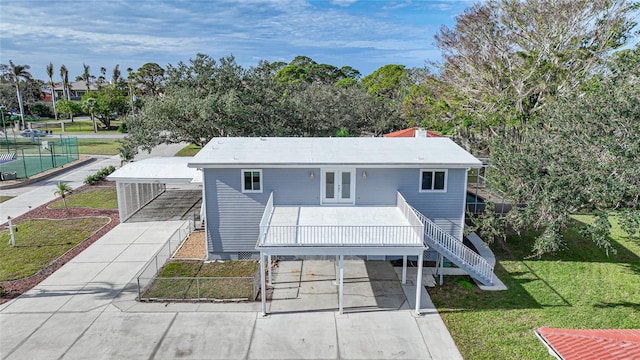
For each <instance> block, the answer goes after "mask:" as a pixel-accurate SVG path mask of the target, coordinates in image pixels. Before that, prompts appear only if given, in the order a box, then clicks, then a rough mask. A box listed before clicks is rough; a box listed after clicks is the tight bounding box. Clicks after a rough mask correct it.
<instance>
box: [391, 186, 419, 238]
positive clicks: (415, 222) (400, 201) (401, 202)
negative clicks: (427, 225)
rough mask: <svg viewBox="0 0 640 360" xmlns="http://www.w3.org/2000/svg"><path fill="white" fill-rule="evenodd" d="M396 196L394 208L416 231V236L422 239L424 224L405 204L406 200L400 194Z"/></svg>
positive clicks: (409, 206)
mask: <svg viewBox="0 0 640 360" xmlns="http://www.w3.org/2000/svg"><path fill="white" fill-rule="evenodd" d="M397 194H398V195H397V200H396V206H397V207H398V209H399V210H400V211H401V212H402V215H404V217H405V218H406V219H407V221H409V224H411V226H413V228H414V229H415V230H416V235H417V236H418V237H419V238H422V235H423V234H424V224H423V223H422V221H421V220H420V218H419V217H418V215H417V214H416V213H415V211H413V208H412V207H411V205H409V204H408V203H407V200H405V199H404V196H402V194H400V192H398V193H397Z"/></svg>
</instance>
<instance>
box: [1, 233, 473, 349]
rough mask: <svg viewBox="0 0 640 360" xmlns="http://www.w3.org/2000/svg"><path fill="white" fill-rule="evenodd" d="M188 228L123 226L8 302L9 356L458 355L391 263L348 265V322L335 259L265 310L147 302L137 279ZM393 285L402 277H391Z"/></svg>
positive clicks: (281, 286) (287, 282)
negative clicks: (416, 309)
mask: <svg viewBox="0 0 640 360" xmlns="http://www.w3.org/2000/svg"><path fill="white" fill-rule="evenodd" d="M182 224H183V222H152V223H125V224H120V225H118V226H117V227H116V228H115V229H114V230H112V231H111V232H109V233H108V234H107V235H105V236H104V237H103V238H101V239H100V240H98V241H97V242H96V243H94V244H93V245H92V246H91V247H89V248H88V249H87V250H85V251H84V252H83V253H81V254H80V255H78V256H77V257H76V258H74V259H73V260H72V261H70V262H69V263H67V264H66V265H65V266H63V267H62V268H61V269H59V270H58V271H57V272H56V273H54V274H53V275H52V276H50V277H49V278H47V279H46V280H45V281H43V282H42V283H41V284H39V285H38V286H36V288H34V289H32V290H31V291H29V292H27V293H25V294H24V295H23V296H21V297H19V298H17V299H14V300H13V301H11V302H9V303H7V304H3V305H0V355H1V356H0V357H1V358H2V359H86V358H92V359H125V358H126V359H178V358H179V359H388V358H396V359H461V358H462V357H461V356H460V354H459V352H458V350H457V348H456V346H455V344H454V343H453V341H452V339H451V337H450V335H449V333H448V331H447V329H446V327H445V326H444V324H443V323H442V320H441V319H440V316H439V315H438V314H437V312H435V310H434V309H433V305H432V304H431V302H430V301H429V298H428V295H427V294H426V292H425V293H424V294H423V299H425V301H424V303H423V305H422V308H423V311H424V312H425V314H424V315H422V316H416V315H415V314H414V313H413V312H412V311H411V310H409V309H412V308H413V305H412V304H411V302H410V301H407V300H406V299H407V297H405V296H404V294H403V293H407V294H408V295H409V296H408V298H409V299H412V298H413V296H412V295H413V294H414V292H415V287H413V286H411V285H406V286H404V287H402V286H400V283H399V281H398V280H397V277H396V275H395V273H394V270H393V269H392V268H390V266H389V264H388V263H384V262H364V261H348V262H347V264H346V266H345V271H346V274H347V280H346V284H345V293H346V294H347V295H346V297H345V301H346V307H345V314H343V315H340V314H338V313H337V311H336V310H337V294H336V286H335V284H333V282H332V280H333V279H335V272H334V265H333V263H332V262H330V261H304V262H300V261H295V262H281V263H280V267H279V268H277V271H276V272H275V274H274V283H275V284H276V285H275V291H274V299H273V300H272V301H271V302H270V311H271V314H270V315H269V316H267V317H262V316H261V315H260V313H259V303H257V302H255V303H238V304H195V303H193V304H160V303H155V304H145V303H138V302H136V301H135V297H136V295H137V289H136V286H135V283H134V282H133V280H134V279H135V274H136V273H137V272H138V271H139V270H140V269H141V268H142V267H143V265H144V264H145V262H146V261H147V260H148V259H150V258H151V257H152V256H153V254H154V253H155V252H156V251H157V250H158V249H159V248H160V247H161V246H162V244H163V243H164V241H165V240H166V238H167V237H168V236H169V235H170V234H171V233H172V232H173V231H174V230H175V229H177V228H179V227H180V226H181V225H182ZM394 277H395V279H394Z"/></svg>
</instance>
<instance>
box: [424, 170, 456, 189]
mask: <svg viewBox="0 0 640 360" xmlns="http://www.w3.org/2000/svg"><path fill="white" fill-rule="evenodd" d="M426 172H430V173H432V175H431V189H422V176H423V174H424V173H426ZM436 172H443V173H444V189H434V188H435V185H436ZM448 182H449V171H448V170H447V169H420V172H419V173H418V192H421V193H425V192H441V193H443V192H447V183H448Z"/></svg>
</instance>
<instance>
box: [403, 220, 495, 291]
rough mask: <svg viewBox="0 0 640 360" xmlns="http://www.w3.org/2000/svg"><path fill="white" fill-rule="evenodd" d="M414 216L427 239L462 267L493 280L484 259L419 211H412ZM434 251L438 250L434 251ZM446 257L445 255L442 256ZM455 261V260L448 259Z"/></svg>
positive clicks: (489, 267) (491, 270) (488, 265)
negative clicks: (459, 262) (446, 252)
mask: <svg viewBox="0 0 640 360" xmlns="http://www.w3.org/2000/svg"><path fill="white" fill-rule="evenodd" d="M412 209H413V208H412ZM413 211H414V213H415V214H416V216H417V217H418V218H419V219H420V220H421V221H422V222H423V223H424V234H425V236H427V237H429V238H430V239H431V240H432V241H433V242H435V243H436V244H438V245H440V246H441V247H442V248H444V249H445V250H447V251H449V252H450V253H451V255H454V256H456V257H457V258H458V259H460V260H462V262H463V263H464V265H466V266H469V267H471V268H473V270H474V271H476V272H478V273H479V274H480V275H482V276H484V277H486V278H487V279H489V280H491V279H492V278H493V266H491V264H489V263H488V262H487V261H486V260H485V259H484V258H482V257H481V256H480V255H478V254H477V253H476V252H474V251H473V250H471V249H470V248H468V247H467V246H466V245H464V244H463V243H462V241H460V240H458V239H456V238H455V237H453V236H452V235H451V234H449V233H447V232H446V231H444V230H442V228H440V227H439V226H438V225H436V224H435V223H434V222H433V221H431V220H429V218H427V217H426V216H424V215H422V214H421V213H420V212H419V211H417V210H415V209H413ZM435 250H436V251H437V250H439V249H435ZM443 255H445V256H447V254H443ZM449 260H452V261H453V260H455V259H449Z"/></svg>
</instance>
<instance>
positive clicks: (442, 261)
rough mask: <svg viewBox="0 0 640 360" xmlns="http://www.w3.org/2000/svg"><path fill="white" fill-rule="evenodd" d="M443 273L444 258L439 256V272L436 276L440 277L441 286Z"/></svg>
mask: <svg viewBox="0 0 640 360" xmlns="http://www.w3.org/2000/svg"><path fill="white" fill-rule="evenodd" d="M443 272H444V256H442V254H440V271H438V275H439V276H440V285H442V275H443Z"/></svg>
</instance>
